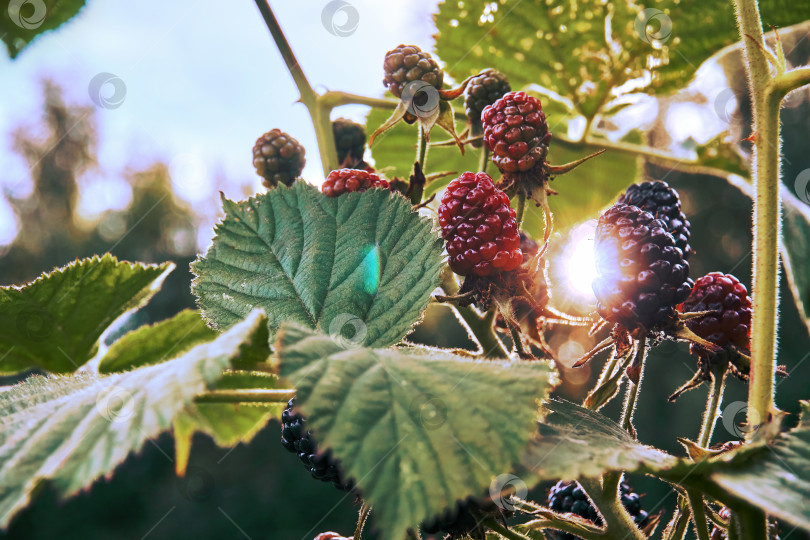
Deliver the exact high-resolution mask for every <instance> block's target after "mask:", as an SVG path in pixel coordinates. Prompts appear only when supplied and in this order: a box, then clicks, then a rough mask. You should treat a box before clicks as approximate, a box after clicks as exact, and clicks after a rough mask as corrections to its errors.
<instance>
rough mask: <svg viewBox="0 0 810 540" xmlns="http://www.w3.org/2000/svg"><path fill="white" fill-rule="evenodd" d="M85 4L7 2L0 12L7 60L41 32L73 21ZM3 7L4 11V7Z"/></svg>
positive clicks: (0, 32) (78, 1)
mask: <svg viewBox="0 0 810 540" xmlns="http://www.w3.org/2000/svg"><path fill="white" fill-rule="evenodd" d="M84 2H85V0H9V1H8V2H4V6H3V9H2V10H0V37H2V39H3V43H5V45H6V49H7V50H8V54H9V56H11V57H12V58H14V57H16V56H17V55H18V54H20V52H21V51H22V50H23V49H24V48H25V47H26V46H27V45H28V44H29V43H31V41H32V40H33V39H34V38H35V37H37V36H38V35H40V34H41V33H43V32H46V31H48V30H54V29H56V28H58V27H59V26H61V25H62V24H64V23H65V22H67V21H68V20H70V19H71V18H73V17H74V16H75V15H76V14H77V13H78V12H79V10H81V8H82V7H84ZM6 6H7V7H6Z"/></svg>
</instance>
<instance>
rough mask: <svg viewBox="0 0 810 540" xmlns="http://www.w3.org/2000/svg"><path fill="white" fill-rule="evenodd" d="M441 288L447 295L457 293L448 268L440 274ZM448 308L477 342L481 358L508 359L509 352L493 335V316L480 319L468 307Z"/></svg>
mask: <svg viewBox="0 0 810 540" xmlns="http://www.w3.org/2000/svg"><path fill="white" fill-rule="evenodd" d="M441 286H442V289H443V290H444V291H445V293H446V294H448V295H455V294H456V293H458V284H457V283H456V279H455V277H453V273H452V272H451V271H450V269H449V268H445V270H444V272H442V282H441ZM448 307H450V309H452V310H453V311H454V312H455V313H456V315H457V316H458V317H459V319H460V322H461V323H462V324H463V325H464V326H465V328H466V330H467V333H468V334H469V335H470V337H471V338H473V340H474V341H477V342H478V346H479V347H480V348H481V354H482V355H483V356H485V357H487V358H509V351H507V350H506V347H504V345H503V343H502V342H501V340H500V339H499V338H498V336H497V334H495V328H494V327H493V325H492V323H493V320H494V316H490V315H489V314H487V316H485V317H481V316H480V315H479V314H478V313H477V312H476V311H475V310H474V309H473V308H471V307H469V306H467V307H461V306H454V305H449V306H448Z"/></svg>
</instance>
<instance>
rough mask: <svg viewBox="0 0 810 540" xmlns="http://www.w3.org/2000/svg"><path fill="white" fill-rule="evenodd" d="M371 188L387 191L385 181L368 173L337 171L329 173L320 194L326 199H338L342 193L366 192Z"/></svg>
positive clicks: (356, 170)
mask: <svg viewBox="0 0 810 540" xmlns="http://www.w3.org/2000/svg"><path fill="white" fill-rule="evenodd" d="M371 188H384V189H389V188H390V185H389V184H388V182H387V181H386V180H382V179H381V178H380V177H379V176H377V175H376V174H374V173H370V172H368V171H361V170H358V169H338V170H336V171H332V172H330V173H329V176H328V177H327V178H326V180H324V182H323V185H322V186H321V192H323V194H324V195H326V196H327V197H338V196H340V195H343V194H344V193H353V192H355V191H366V190H367V189H371Z"/></svg>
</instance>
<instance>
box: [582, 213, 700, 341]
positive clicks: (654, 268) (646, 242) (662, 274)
mask: <svg viewBox="0 0 810 540" xmlns="http://www.w3.org/2000/svg"><path fill="white" fill-rule="evenodd" d="M596 269H597V274H598V275H597V278H596V279H595V280H594V282H593V291H594V293H595V295H596V299H597V304H596V308H597V311H598V312H599V315H600V316H601V317H602V318H603V319H605V320H607V321H608V322H611V323H619V324H622V325H624V326H625V327H626V328H627V329H628V330H629V331H630V332H631V334H634V335H638V334H639V333H643V332H646V331H648V330H651V329H653V328H654V327H656V326H658V325H663V324H668V323H671V322H674V320H675V318H676V313H675V306H677V305H678V304H680V303H681V302H683V301H684V300H686V298H687V297H688V296H689V293H690V291H691V290H692V280H690V279H689V263H688V262H687V261H686V259H685V258H684V256H683V252H682V251H681V250H680V249H679V248H677V247H675V240H674V239H673V238H672V235H671V234H669V233H668V232H667V230H666V224H665V223H664V222H663V221H661V220H658V219H655V218H653V216H652V214H650V213H649V212H644V211H643V210H640V209H639V208H637V207H635V206H630V205H626V204H616V205H614V206H612V207H611V208H610V209H608V211H607V212H605V213H604V214H603V215H602V216H601V217H600V218H599V224H598V226H597V229H596Z"/></svg>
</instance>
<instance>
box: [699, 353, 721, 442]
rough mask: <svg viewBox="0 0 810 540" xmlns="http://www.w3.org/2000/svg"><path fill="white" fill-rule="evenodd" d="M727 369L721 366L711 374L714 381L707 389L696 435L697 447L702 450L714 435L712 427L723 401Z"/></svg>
mask: <svg viewBox="0 0 810 540" xmlns="http://www.w3.org/2000/svg"><path fill="white" fill-rule="evenodd" d="M727 369H728V368H727V367H725V366H723V367H722V368H719V369H717V370H715V371H714V372H713V373H712V376H713V377H714V379H713V380H712V385H711V387H710V388H709V394H708V397H707V398H706V410H705V411H704V413H703V422H702V423H701V425H700V433H699V434H698V441H697V443H698V445H700V446H701V447H703V448H708V446H709V444H710V443H711V440H712V434H713V433H714V425H715V423H716V422H717V413H718V411H719V410H720V403H722V401H723V389H724V387H725V382H726V371H727Z"/></svg>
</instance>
